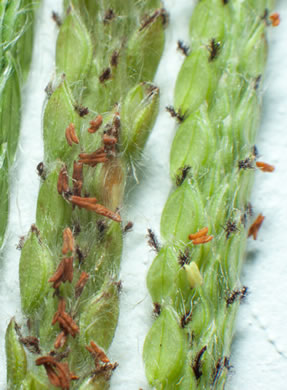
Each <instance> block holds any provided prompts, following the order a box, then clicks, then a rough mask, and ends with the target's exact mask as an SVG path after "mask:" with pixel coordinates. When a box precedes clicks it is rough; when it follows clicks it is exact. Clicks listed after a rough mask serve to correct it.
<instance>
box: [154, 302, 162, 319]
mask: <svg viewBox="0 0 287 390" xmlns="http://www.w3.org/2000/svg"><path fill="white" fill-rule="evenodd" d="M160 313H161V305H160V304H159V303H157V302H154V303H153V314H154V315H155V317H158V316H159V315H160Z"/></svg>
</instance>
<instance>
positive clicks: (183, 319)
mask: <svg viewBox="0 0 287 390" xmlns="http://www.w3.org/2000/svg"><path fill="white" fill-rule="evenodd" d="M191 319H192V311H191V310H190V311H188V312H186V313H185V314H184V315H183V316H182V317H181V320H180V325H181V327H182V328H185V327H186V325H187V324H188V323H189V322H190V321H191Z"/></svg>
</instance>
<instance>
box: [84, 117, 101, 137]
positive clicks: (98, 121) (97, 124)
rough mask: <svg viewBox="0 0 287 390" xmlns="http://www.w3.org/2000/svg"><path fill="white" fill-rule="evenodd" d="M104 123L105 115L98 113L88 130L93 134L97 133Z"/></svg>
mask: <svg viewBox="0 0 287 390" xmlns="http://www.w3.org/2000/svg"><path fill="white" fill-rule="evenodd" d="M102 123H103V117H102V115H98V116H97V117H96V118H95V119H94V120H92V121H90V128H89V129H88V132H89V133H91V134H93V133H95V132H96V131H97V130H99V128H100V127H101V125H102Z"/></svg>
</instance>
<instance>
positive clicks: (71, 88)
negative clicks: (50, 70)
mask: <svg viewBox="0 0 287 390" xmlns="http://www.w3.org/2000/svg"><path fill="white" fill-rule="evenodd" d="M159 7H160V2H159V1H157V0H146V1H140V2H138V1H137V2H134V1H124V2H121V1H120V2H119V1H117V0H104V1H101V2H98V1H94V0H73V1H66V2H65V13H64V15H63V20H62V21H61V23H59V24H61V27H60V30H59V36H58V40H57V50H56V67H57V72H58V82H57V83H56V85H54V86H52V89H53V91H52V93H51V91H49V92H50V93H49V99H48V101H47V104H46V107H45V111H44V118H43V128H44V129H43V133H44V147H45V158H44V166H42V167H41V169H44V171H45V175H44V177H43V181H42V184H41V188H40V192H39V197H38V204H37V215H36V224H35V225H33V226H32V228H31V231H30V233H29V235H28V237H27V239H26V241H25V244H24V247H23V249H22V254H21V259H20V292H21V301H22V310H23V313H24V315H25V316H26V317H27V319H29V323H28V325H27V327H26V326H23V327H22V329H21V332H20V331H19V329H18V328H17V326H16V325H15V321H13V322H11V324H10V326H9V328H8V330H7V336H6V340H7V342H6V346H7V347H6V350H7V360H8V381H9V383H10V388H15V389H20V388H21V389H32V388H35V389H36V388H37V389H48V388H49V389H50V388H54V387H56V388H61V389H69V388H70V389H81V390H84V389H85V390H87V389H107V388H108V387H109V379H110V376H111V374H112V372H113V370H114V369H115V368H116V366H117V364H116V363H111V362H110V361H109V358H108V357H107V355H106V351H107V350H108V348H109V346H110V344H111V342H112V339H113V336H114V331H115V328H116V325H117V320H118V314H119V290H120V282H118V280H117V279H118V273H119V266H120V259H121V252H122V236H123V232H122V226H121V216H120V211H121V207H122V202H123V196H124V192H125V185H126V179H127V176H128V175H129V174H130V170H131V169H130V168H131V163H133V162H134V161H136V160H137V159H138V158H139V157H140V155H141V152H142V149H143V147H144V145H145V142H146V140H147V137H148V135H149V133H150V131H151V129H152V126H153V123H154V121H155V118H156V115H157V111H158V105H159V90H158V88H157V87H155V86H154V85H153V84H152V83H151V82H152V79H153V77H154V74H155V71H156V69H157V65H158V62H159V59H160V56H161V53H162V50H163V45H164V24H165V18H166V15H165V11H164V10H163V9H161V8H159ZM57 20H58V19H57ZM151 53H152V56H151ZM17 332H18V333H17ZM23 346H24V348H23ZM35 346H36V347H35ZM14 355H15V356H17V357H18V360H17V362H18V361H19V362H22V361H23V362H24V363H25V364H24V363H23V364H22V365H21V367H22V371H21V372H20V371H19V375H17V376H16V375H10V374H9V373H11V372H12V373H13V372H14V370H15V369H14V367H15V362H14V360H13V356H14ZM9 362H11V364H10V363H9ZM20 374H21V375H20Z"/></svg>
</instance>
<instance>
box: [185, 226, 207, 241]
mask: <svg viewBox="0 0 287 390" xmlns="http://www.w3.org/2000/svg"><path fill="white" fill-rule="evenodd" d="M207 233H208V227H204V228H202V229H200V230H199V231H198V232H196V233H193V234H190V235H189V236H188V238H189V240H195V239H196V238H200V237H203V236H206V235H207Z"/></svg>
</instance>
